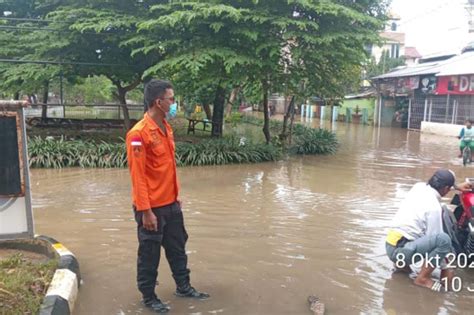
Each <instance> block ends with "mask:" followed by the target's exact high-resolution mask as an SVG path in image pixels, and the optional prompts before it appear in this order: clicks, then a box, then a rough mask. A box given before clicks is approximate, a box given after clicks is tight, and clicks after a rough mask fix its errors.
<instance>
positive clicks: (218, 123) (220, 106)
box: [211, 85, 225, 137]
mask: <svg viewBox="0 0 474 315" xmlns="http://www.w3.org/2000/svg"><path fill="white" fill-rule="evenodd" d="M224 104H225V89H224V88H223V87H222V86H220V85H219V86H218V87H217V90H216V97H215V98H214V111H213V113H212V132H211V135H212V136H213V137H221V136H222V125H223V123H224Z"/></svg>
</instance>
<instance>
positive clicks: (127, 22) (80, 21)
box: [48, 0, 162, 129]
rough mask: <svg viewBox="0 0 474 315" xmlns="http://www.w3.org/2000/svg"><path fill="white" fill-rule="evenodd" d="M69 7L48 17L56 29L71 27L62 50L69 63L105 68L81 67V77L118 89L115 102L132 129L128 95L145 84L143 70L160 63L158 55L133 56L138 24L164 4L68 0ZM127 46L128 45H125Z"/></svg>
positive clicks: (156, 0) (151, 1) (77, 69)
mask: <svg viewBox="0 0 474 315" xmlns="http://www.w3.org/2000/svg"><path fill="white" fill-rule="evenodd" d="M66 2H67V5H65V6H63V7H61V8H60V9H58V10H55V11H53V12H51V13H50V14H49V15H48V18H49V19H51V20H53V21H54V22H53V23H52V26H53V27H57V28H60V27H61V25H63V26H64V23H67V25H68V32H66V33H65V34H64V35H63V36H64V37H65V38H66V39H67V44H66V45H65V46H63V47H61V52H62V53H66V52H67V57H68V59H69V60H74V61H87V62H95V63H98V64H102V65H103V66H94V67H86V66H79V67H76V68H75V71H76V72H77V73H78V74H79V75H81V76H91V75H96V76H99V75H101V76H105V77H107V78H108V79H109V80H110V81H111V82H112V84H113V85H114V86H115V87H116V90H115V92H114V93H113V95H114V97H115V99H116V100H117V101H118V102H119V103H120V104H121V105H122V111H123V114H124V122H125V127H126V128H127V129H129V128H130V118H129V113H128V107H127V101H126V95H127V93H128V92H130V91H131V90H133V89H135V88H136V87H137V86H138V85H140V84H141V83H142V82H143V81H142V78H143V73H144V71H145V70H146V69H147V68H149V67H150V66H152V65H153V64H155V63H156V62H157V61H158V60H160V58H161V55H160V54H159V53H157V54H154V55H149V56H147V57H146V58H145V57H144V55H143V54H141V53H136V54H133V55H132V50H133V49H135V48H136V46H135V45H134V44H133V42H134V40H135V38H136V37H137V36H139V35H138V34H137V33H136V30H137V28H136V23H137V21H140V19H142V18H143V17H144V16H146V15H147V12H148V8H149V6H150V5H152V4H157V3H160V2H162V1H158V0H146V1H145V0H144V1H126V0H119V1H105V2H104V1H99V0H81V1H76V0H69V1H66ZM126 42H127V43H128V44H127V45H125V43H126Z"/></svg>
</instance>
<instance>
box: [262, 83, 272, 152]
mask: <svg viewBox="0 0 474 315" xmlns="http://www.w3.org/2000/svg"><path fill="white" fill-rule="evenodd" d="M262 89H263V134H264V135H265V140H266V142H267V144H269V143H270V141H271V136H270V116H269V115H268V90H269V86H268V83H267V81H266V80H264V81H262Z"/></svg>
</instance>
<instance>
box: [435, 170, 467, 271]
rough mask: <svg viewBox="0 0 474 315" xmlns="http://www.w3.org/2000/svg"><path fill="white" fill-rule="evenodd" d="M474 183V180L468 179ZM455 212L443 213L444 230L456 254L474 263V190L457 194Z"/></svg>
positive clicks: (452, 202)
mask: <svg viewBox="0 0 474 315" xmlns="http://www.w3.org/2000/svg"><path fill="white" fill-rule="evenodd" d="M468 180H470V181H471V182H474V178H471V179H468ZM451 204H452V205H454V206H455V209H454V211H450V210H448V209H447V208H445V209H444V211H443V228H444V231H445V232H446V233H447V234H448V235H449V236H450V237H451V241H452V244H453V247H454V250H455V251H456V254H457V255H459V254H462V255H465V257H466V258H467V259H468V260H469V262H474V190H471V191H466V192H461V193H459V194H456V195H455V196H454V197H453V199H452V200H451Z"/></svg>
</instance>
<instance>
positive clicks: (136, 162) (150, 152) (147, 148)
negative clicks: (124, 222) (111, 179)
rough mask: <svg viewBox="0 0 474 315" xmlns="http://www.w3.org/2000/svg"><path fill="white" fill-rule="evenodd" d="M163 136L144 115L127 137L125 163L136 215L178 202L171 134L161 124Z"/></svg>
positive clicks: (167, 128)
mask: <svg viewBox="0 0 474 315" xmlns="http://www.w3.org/2000/svg"><path fill="white" fill-rule="evenodd" d="M163 124H164V126H165V127H166V132H167V136H166V135H165V134H164V133H163V131H162V130H161V129H160V127H158V125H157V124H156V123H155V122H154V121H153V119H151V118H150V116H148V114H145V116H144V117H143V119H142V120H140V121H139V122H138V123H137V124H136V125H135V126H134V127H133V128H132V129H131V130H130V131H129V132H128V133H127V140H126V142H127V159H128V168H129V170H130V176H131V177H132V195H133V204H134V205H135V207H136V209H137V211H143V210H148V209H151V208H155V207H162V206H166V205H169V204H171V203H173V202H175V201H176V200H177V199H178V190H179V188H178V179H177V176H176V161H175V157H174V151H175V144H174V139H173V130H172V129H171V126H170V125H169V124H168V123H167V122H166V121H165V120H164V121H163Z"/></svg>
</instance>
